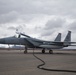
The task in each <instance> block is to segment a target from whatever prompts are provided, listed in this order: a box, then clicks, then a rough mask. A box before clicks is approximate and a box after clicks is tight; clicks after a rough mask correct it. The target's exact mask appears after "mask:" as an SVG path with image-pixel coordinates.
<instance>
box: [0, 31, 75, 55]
mask: <svg viewBox="0 0 76 75" xmlns="http://www.w3.org/2000/svg"><path fill="white" fill-rule="evenodd" d="M18 34H19V36H18V38H17V37H6V38H1V39H0V44H14V45H15V44H16V45H24V46H25V51H24V53H25V54H26V53H27V50H28V48H42V53H45V50H49V53H50V54H52V53H53V50H52V49H61V48H63V47H68V46H71V44H72V43H76V42H71V31H68V34H67V36H66V38H65V40H64V41H63V42H62V41H61V33H59V34H58V35H57V37H56V39H55V40H54V41H44V40H40V39H36V38H32V37H30V36H28V35H25V34H23V33H18ZM21 36H25V37H24V38H22V37H21Z"/></svg>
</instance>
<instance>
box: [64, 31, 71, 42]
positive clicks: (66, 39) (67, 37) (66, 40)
mask: <svg viewBox="0 0 76 75" xmlns="http://www.w3.org/2000/svg"><path fill="white" fill-rule="evenodd" d="M64 42H71V31H68V34H67V36H66V38H65V40H64Z"/></svg>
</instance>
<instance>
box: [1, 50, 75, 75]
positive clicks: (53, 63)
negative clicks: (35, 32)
mask: <svg viewBox="0 0 76 75" xmlns="http://www.w3.org/2000/svg"><path fill="white" fill-rule="evenodd" d="M35 55H36V56H37V57H39V58H40V59H42V60H43V61H44V62H45V65H43V66H41V68H40V69H39V68H37V66H38V65H40V64H42V62H41V61H40V60H38V59H36V58H35V57H34V56H33V51H29V52H28V53H27V54H24V53H23V50H21V51H20V50H0V75H76V51H60V50H57V51H56V50H55V51H54V53H53V54H49V53H48V52H46V53H45V54H42V53H41V51H38V50H37V51H36V50H35Z"/></svg>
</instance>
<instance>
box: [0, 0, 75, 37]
mask: <svg viewBox="0 0 76 75" xmlns="http://www.w3.org/2000/svg"><path fill="white" fill-rule="evenodd" d="M51 16H55V17H57V16H58V18H51V19H50V17H51ZM43 19H44V20H43ZM69 19H71V20H76V1H75V0H0V28H2V29H3V28H4V27H5V29H6V30H7V29H8V30H9V31H10V30H15V29H16V28H17V27H18V28H21V27H22V30H23V31H26V32H27V33H31V34H32V33H35V34H37V33H38V34H41V36H44V37H45V36H48V37H49V36H50V35H52V34H55V32H58V31H64V32H66V31H67V30H68V29H70V30H75V28H76V26H75V24H76V22H75V21H74V22H73V23H68V22H67V20H69ZM37 20H38V22H37ZM13 24H15V25H16V26H15V25H13ZM22 24H26V27H25V26H22ZM35 24H36V25H35ZM38 24H39V25H38ZM41 24H42V25H43V24H44V25H43V26H40V25H41ZM2 26H3V27H2ZM22 30H21V31H22ZM1 31H2V30H1ZM8 33H9V32H8Z"/></svg>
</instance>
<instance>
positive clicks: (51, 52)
mask: <svg viewBox="0 0 76 75" xmlns="http://www.w3.org/2000/svg"><path fill="white" fill-rule="evenodd" d="M42 53H43V54H44V53H45V48H43V50H42ZM49 54H53V50H49Z"/></svg>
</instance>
